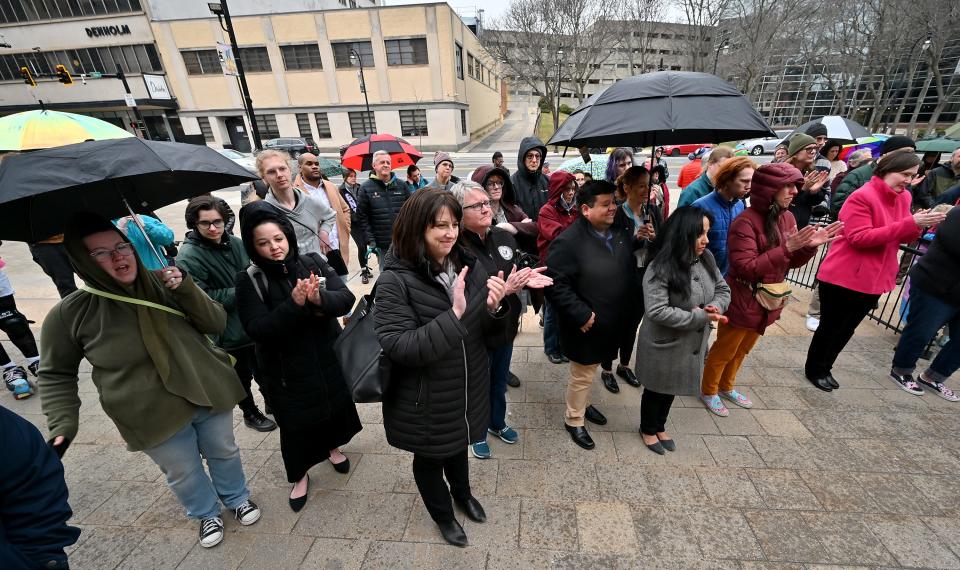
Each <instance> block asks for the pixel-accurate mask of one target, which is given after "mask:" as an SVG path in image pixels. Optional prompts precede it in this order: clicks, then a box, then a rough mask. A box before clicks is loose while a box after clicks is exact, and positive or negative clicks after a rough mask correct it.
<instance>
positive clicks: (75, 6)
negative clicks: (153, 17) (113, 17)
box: [0, 0, 142, 24]
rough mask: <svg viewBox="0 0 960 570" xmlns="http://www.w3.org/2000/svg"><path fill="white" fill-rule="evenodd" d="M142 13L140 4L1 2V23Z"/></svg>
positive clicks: (115, 0) (134, 0)
mask: <svg viewBox="0 0 960 570" xmlns="http://www.w3.org/2000/svg"><path fill="white" fill-rule="evenodd" d="M141 10H142V8H141V7H140V0H92V1H91V0H4V1H0V23H3V24H7V23H17V22H36V21H40V20H60V19H64V18H79V17H83V16H100V15H103V14H126V13H129V12H140V11H141Z"/></svg>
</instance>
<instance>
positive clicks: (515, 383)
mask: <svg viewBox="0 0 960 570" xmlns="http://www.w3.org/2000/svg"><path fill="white" fill-rule="evenodd" d="M507 386H512V387H513V388H519V387H520V379H519V378H517V375H516V374H514V373H513V372H510V371H507Z"/></svg>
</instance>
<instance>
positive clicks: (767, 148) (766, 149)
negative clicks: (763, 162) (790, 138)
mask: <svg viewBox="0 0 960 570" xmlns="http://www.w3.org/2000/svg"><path fill="white" fill-rule="evenodd" d="M774 132H775V133H777V136H775V137H763V138H759V139H747V140H745V141H740V142H739V143H737V148H736V150H745V151H747V152H749V153H750V154H752V155H753V156H760V155H761V154H773V151H774V150H775V149H776V148H777V145H778V144H780V143H781V142H782V141H783V139H784V138H786V136H787V135H789V134H790V133H792V132H793V131H791V130H786V131H774Z"/></svg>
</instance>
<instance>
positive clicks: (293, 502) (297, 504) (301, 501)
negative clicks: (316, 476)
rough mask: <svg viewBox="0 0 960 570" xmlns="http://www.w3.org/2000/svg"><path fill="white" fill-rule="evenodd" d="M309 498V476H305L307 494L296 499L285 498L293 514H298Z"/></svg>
mask: <svg viewBox="0 0 960 570" xmlns="http://www.w3.org/2000/svg"><path fill="white" fill-rule="evenodd" d="M294 485H296V484H294ZM309 496H310V476H309V475H307V492H306V493H304V495H303V496H302V497H297V498H296V499H293V498H291V497H287V500H288V501H290V508H291V509H293V512H295V513H299V512H300V509H302V508H303V506H304V505H306V504H307V497H309Z"/></svg>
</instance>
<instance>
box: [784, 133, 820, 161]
mask: <svg viewBox="0 0 960 570" xmlns="http://www.w3.org/2000/svg"><path fill="white" fill-rule="evenodd" d="M812 144H817V140H816V139H815V138H813V137H811V136H810V135H808V134H804V133H797V134H795V135H793V136H792V137H790V144H789V145H788V146H787V156H793V155H795V154H797V153H798V152H800V151H801V150H803V147H805V146H810V145H812Z"/></svg>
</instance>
